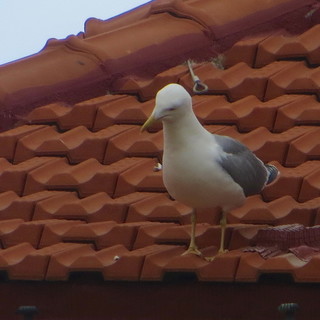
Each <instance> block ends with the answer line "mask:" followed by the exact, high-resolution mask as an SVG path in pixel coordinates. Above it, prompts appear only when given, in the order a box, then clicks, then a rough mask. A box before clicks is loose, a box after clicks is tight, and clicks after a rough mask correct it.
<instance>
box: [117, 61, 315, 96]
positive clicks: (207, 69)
mask: <svg viewBox="0 0 320 320" xmlns="http://www.w3.org/2000/svg"><path fill="white" fill-rule="evenodd" d="M186 70H187V67H185V70H183V67H182V66H180V67H179V68H173V69H169V70H167V71H165V72H162V73H161V74H158V75H157V76H156V77H154V78H153V79H152V80H149V81H146V80H145V79H142V78H128V80H127V81H125V79H121V81H120V80H119V83H117V84H116V85H115V86H116V87H117V90H116V92H117V93H122V94H123V93H125V94H133V93H135V94H138V96H139V97H140V99H141V100H142V101H146V100H150V99H152V98H153V97H154V96H155V94H156V92H157V91H158V90H159V89H160V88H161V87H162V86H163V84H167V83H170V82H179V83H180V84H181V85H183V86H184V87H185V88H186V89H187V90H188V91H189V92H192V88H193V82H192V80H191V76H190V74H189V73H188V72H187V74H186ZM194 72H195V74H196V75H197V76H198V77H199V78H200V79H201V81H202V82H203V83H205V84H206V85H207V86H208V93H209V94H219V95H225V96H226V97H227V99H228V100H229V101H231V102H233V101H237V100H239V99H243V98H245V97H247V96H250V95H254V96H256V97H257V98H258V99H259V100H261V101H268V100H271V99H274V98H276V97H279V96H281V95H284V94H315V95H316V96H317V99H319V96H318V91H319V86H320V83H319V73H320V68H319V67H315V68H313V67H312V68H311V67H309V66H307V65H306V63H304V62H303V61H275V62H272V63H270V64H268V65H266V66H263V67H262V68H256V69H255V68H252V67H250V66H248V65H247V64H246V63H244V62H239V63H237V64H235V65H233V66H231V67H230V68H228V69H220V68H217V66H216V65H215V63H212V62H204V63H200V64H198V65H195V66H194ZM159 84H160V85H159Z"/></svg>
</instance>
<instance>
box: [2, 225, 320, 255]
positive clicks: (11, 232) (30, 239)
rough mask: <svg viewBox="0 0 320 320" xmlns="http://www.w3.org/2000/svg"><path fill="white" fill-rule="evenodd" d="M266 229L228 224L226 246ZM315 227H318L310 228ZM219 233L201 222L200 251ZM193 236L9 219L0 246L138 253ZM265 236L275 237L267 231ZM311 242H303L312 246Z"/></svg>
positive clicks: (169, 230)
mask: <svg viewBox="0 0 320 320" xmlns="http://www.w3.org/2000/svg"><path fill="white" fill-rule="evenodd" d="M264 228H266V225H250V224H248V225H244V224H229V225H228V227H227V230H226V243H225V245H226V247H227V248H229V249H230V250H235V249H239V248H244V247H248V246H254V245H255V244H256V238H257V234H258V235H259V232H260V231H261V230H263V229H264ZM313 228H316V227H312V228H309V229H313ZM309 229H308V230H309ZM266 230H267V229H266ZM317 230H318V229H317ZM220 232H221V231H220V226H219V225H210V224H208V223H199V224H198V225H197V228H196V241H197V244H198V246H199V248H200V249H201V250H202V249H204V248H206V247H210V246H215V247H218V246H219V242H220ZM190 233H191V225H190V224H187V225H178V224H176V223H173V222H154V221H144V222H141V221H139V222H126V223H117V222H115V221H100V222H91V223H85V221H81V220H63V219H49V220H34V221H27V222H26V221H23V220H22V219H10V220H1V221H0V244H1V245H0V247H1V248H3V249H5V248H9V247H12V246H15V245H18V244H21V243H23V242H27V243H29V244H31V245H32V246H33V247H34V248H37V249H40V248H45V247H49V246H52V245H55V244H59V243H87V244H91V245H92V246H93V248H94V249H95V250H102V249H105V248H107V247H112V246H114V245H123V246H124V247H125V248H127V249H128V250H136V249H142V248H144V247H147V246H150V245H153V244H161V245H179V246H183V247H184V248H186V247H187V245H188V244H189V241H190ZM265 233H268V234H273V233H272V232H271V231H268V230H267V231H265ZM258 238H259V239H260V238H261V239H265V238H266V237H264V238H263V237H262V236H260V237H258ZM269 238H270V236H269ZM261 239H260V240H259V241H260V242H261V244H265V243H267V242H266V241H264V242H263V241H262V240H261ZM269 242H270V241H269ZM269 242H268V244H269ZM300 242H301V241H300ZM309 242H310V241H309ZM309 242H308V241H305V242H304V243H307V244H309ZM286 249H288V248H286Z"/></svg>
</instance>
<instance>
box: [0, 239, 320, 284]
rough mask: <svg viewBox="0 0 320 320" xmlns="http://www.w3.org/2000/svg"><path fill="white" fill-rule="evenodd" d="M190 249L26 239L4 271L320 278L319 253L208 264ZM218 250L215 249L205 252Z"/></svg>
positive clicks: (46, 275)
mask: <svg viewBox="0 0 320 320" xmlns="http://www.w3.org/2000/svg"><path fill="white" fill-rule="evenodd" d="M300 249H301V248H300ZM184 250H185V249H184V247H182V246H176V245H157V244H156V245H150V246H147V247H143V248H140V249H136V250H132V251H130V250H128V249H127V248H126V247H125V246H123V245H114V246H111V247H108V248H105V249H102V250H99V251H96V250H94V248H93V247H92V245H90V244H80V243H58V244H55V245H51V246H49V247H45V248H41V249H35V248H33V247H32V246H31V245H30V244H29V243H21V244H18V245H15V246H12V247H9V248H6V249H2V250H0V272H1V275H2V276H7V277H8V278H9V279H10V280H19V279H23V280H49V281H66V280H68V279H69V277H70V276H72V274H73V273H75V272H77V273H78V272H90V273H92V272H99V273H100V274H101V275H102V277H103V278H104V280H111V281H112V280H113V281H114V280H121V281H138V280H140V281H161V280H163V279H164V278H165V277H166V276H167V275H170V274H173V275H174V274H183V273H188V274H190V273H193V274H194V275H195V277H196V278H197V279H198V280H199V281H218V282H258V281H259V280H260V279H261V277H263V276H265V275H268V274H272V273H277V274H283V275H288V276H291V277H292V279H293V280H294V281H295V282H313V283H314V282H319V281H320V277H319V272H318V270H319V263H320V262H319V261H320V254H319V252H313V254H310V255H309V256H310V257H309V259H308V261H303V260H301V259H299V257H297V256H296V255H295V254H294V253H293V252H290V253H286V254H280V255H278V256H275V257H271V258H269V259H265V258H263V257H261V255H260V254H259V253H253V252H243V250H232V251H229V252H228V253H226V254H223V255H221V256H218V257H216V258H215V259H214V260H213V261H211V262H208V261H206V260H205V259H202V258H200V257H197V256H194V255H186V256H182V255H181V254H182V253H183V252H184ZM293 251H294V250H293ZM214 252H215V250H214V249H212V248H206V249H205V250H204V251H203V253H204V254H209V255H210V254H213V253H214Z"/></svg>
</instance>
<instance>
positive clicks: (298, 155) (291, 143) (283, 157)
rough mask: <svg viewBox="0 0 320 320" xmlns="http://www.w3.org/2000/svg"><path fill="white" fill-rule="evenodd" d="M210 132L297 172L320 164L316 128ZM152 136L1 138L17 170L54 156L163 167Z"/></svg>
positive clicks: (136, 130) (29, 129) (131, 128)
mask: <svg viewBox="0 0 320 320" xmlns="http://www.w3.org/2000/svg"><path fill="white" fill-rule="evenodd" d="M200 108H201V106H200V105H199V109H200ZM199 113H200V114H201V112H199ZM209 122H210V121H209ZM205 127H206V129H208V130H209V131H210V132H212V133H217V134H220V135H226V136H231V137H233V138H235V139H238V140H240V141H242V142H243V143H244V144H246V145H247V146H248V147H249V148H250V149H251V150H252V151H253V152H255V153H256V154H257V156H258V157H259V158H261V159H262V160H263V161H264V162H269V161H272V160H274V161H278V162H279V163H281V164H282V165H283V166H290V167H292V166H298V165H300V164H302V163H303V162H305V161H308V160H316V159H320V156H319V155H320V149H319V141H320V139H319V138H320V129H319V127H317V126H314V125H310V126H295V127H292V128H290V129H288V130H286V131H283V132H280V133H272V132H270V131H269V130H268V129H267V128H265V127H258V128H256V129H253V130H252V131H250V132H247V133H242V132H239V131H238V130H237V128H236V127H235V126H226V125H206V126H205ZM152 130H155V131H156V132H155V133H153V134H149V133H144V134H141V132H140V127H139V126H136V125H125V124H124V125H111V126H109V127H107V128H106V129H102V130H99V131H97V132H92V131H90V130H88V129H87V128H86V127H83V126H78V127H75V128H74V129H71V130H69V131H66V132H59V131H58V130H57V128H56V127H55V126H47V125H31V126H23V127H19V128H17V129H12V130H9V131H7V132H6V133H5V134H2V135H1V134H0V142H2V145H3V148H2V150H1V151H0V156H1V157H4V158H6V159H8V160H9V161H12V162H13V163H16V164H18V163H22V162H24V161H27V160H30V159H32V158H33V157H52V156H55V157H66V158H67V159H68V161H69V163H71V164H79V163H81V162H84V161H88V160H90V159H95V160H97V161H98V162H99V163H101V164H112V163H114V162H117V161H119V160H122V159H124V158H126V157H149V158H151V157H152V158H157V159H158V161H160V162H161V159H162V152H163V134H162V132H161V131H160V130H159V131H157V130H158V128H156V127H153V128H152ZM19 133H20V134H19Z"/></svg>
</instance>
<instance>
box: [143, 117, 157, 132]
mask: <svg viewBox="0 0 320 320" xmlns="http://www.w3.org/2000/svg"><path fill="white" fill-rule="evenodd" d="M155 121H156V119H155V118H154V117H153V115H151V116H150V117H149V118H148V119H147V121H146V122H145V123H144V124H143V125H142V127H141V129H140V131H141V132H143V131H145V130H147V129H148V128H149V127H150V126H151V125H152V124H153V123H154V122H155Z"/></svg>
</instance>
